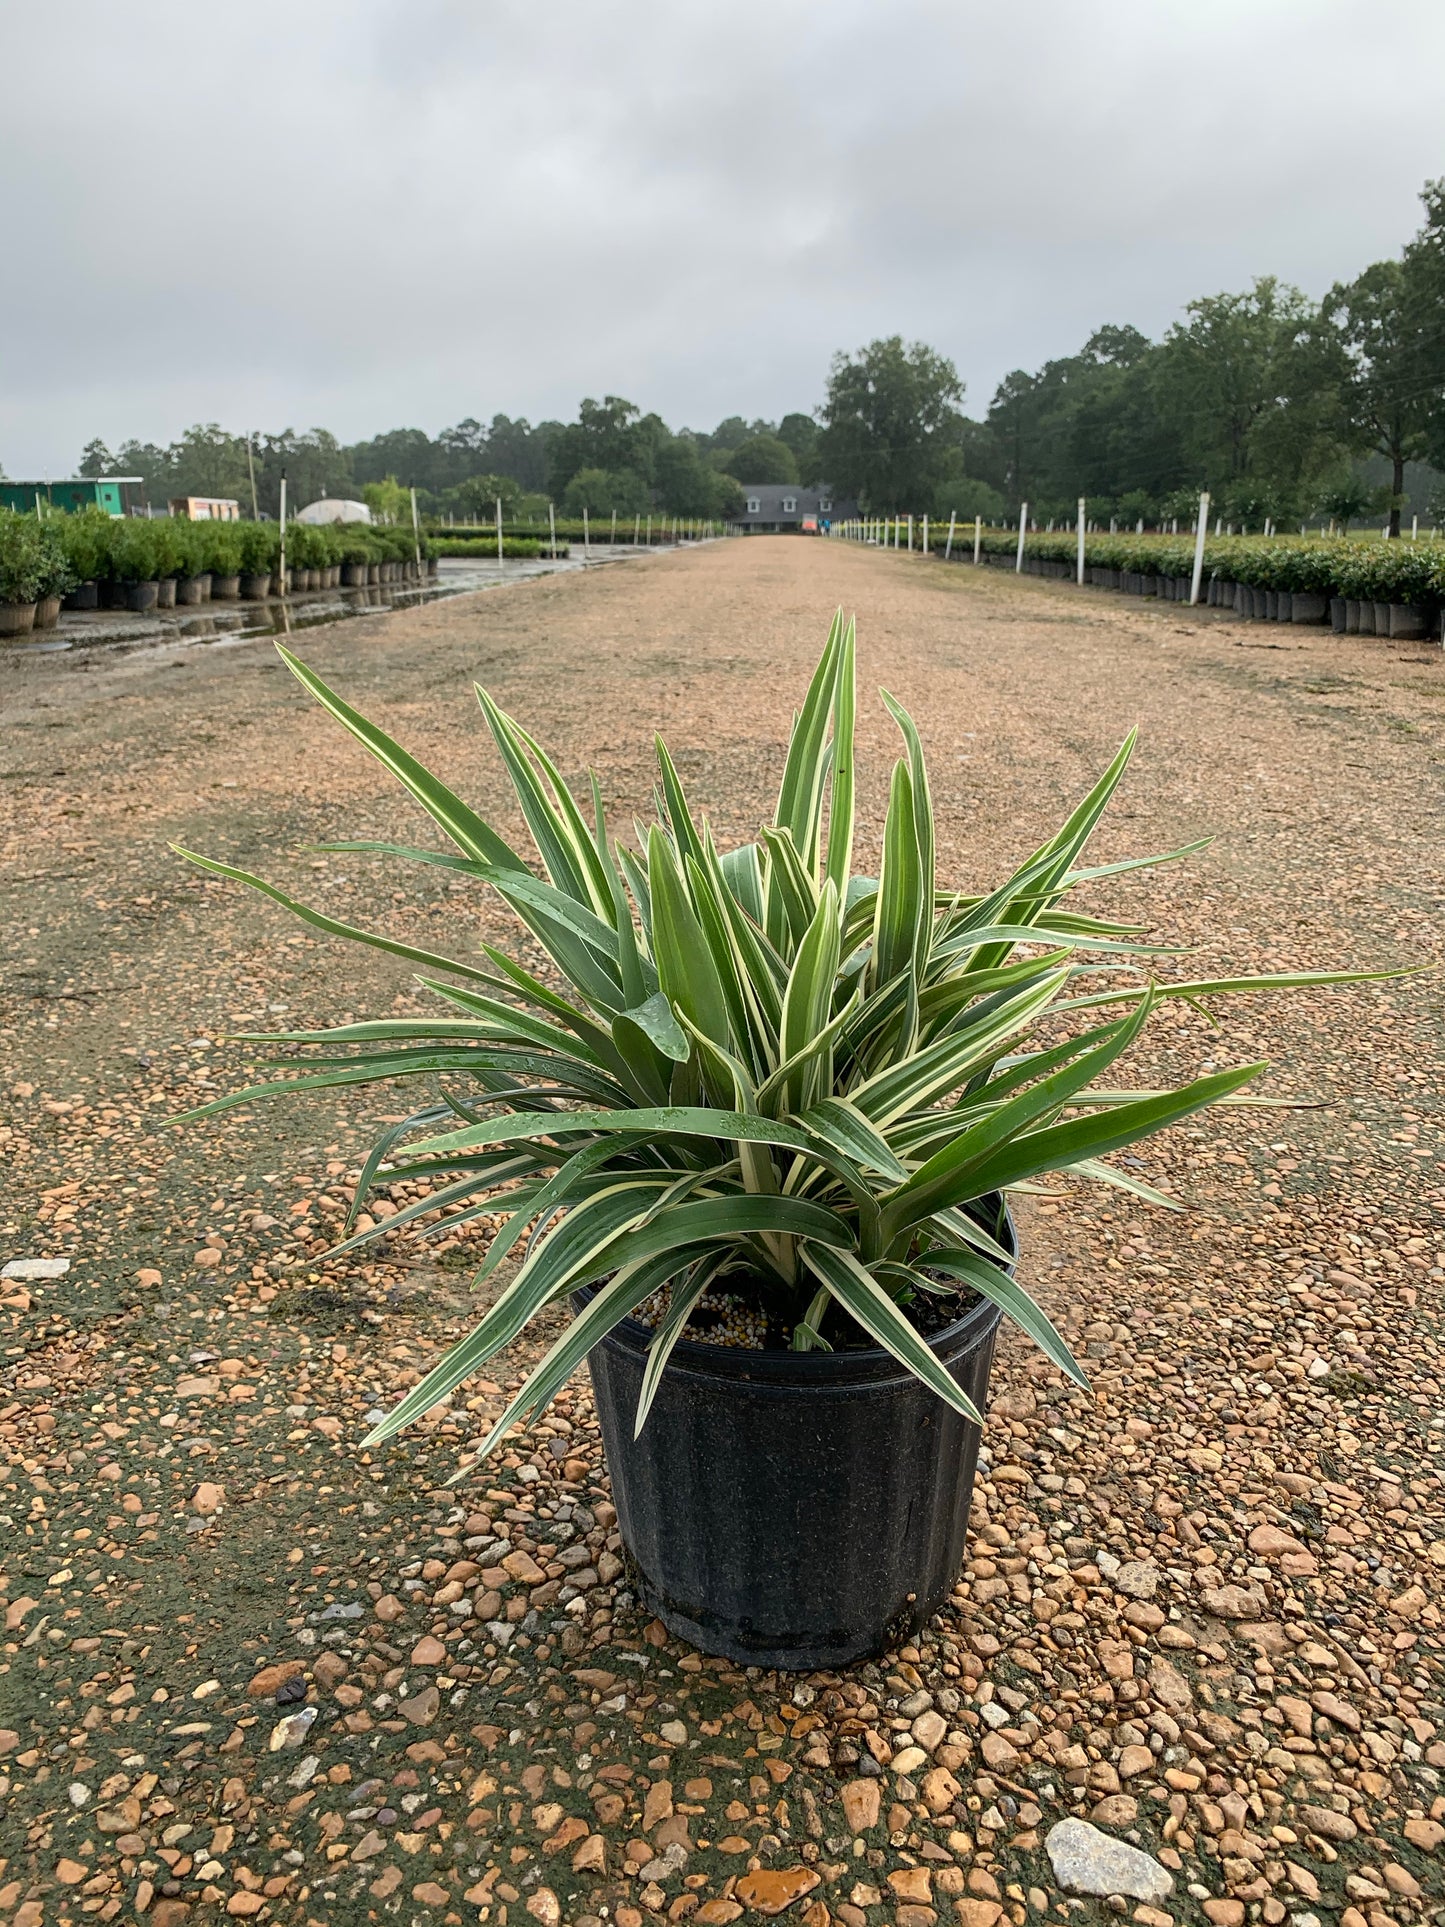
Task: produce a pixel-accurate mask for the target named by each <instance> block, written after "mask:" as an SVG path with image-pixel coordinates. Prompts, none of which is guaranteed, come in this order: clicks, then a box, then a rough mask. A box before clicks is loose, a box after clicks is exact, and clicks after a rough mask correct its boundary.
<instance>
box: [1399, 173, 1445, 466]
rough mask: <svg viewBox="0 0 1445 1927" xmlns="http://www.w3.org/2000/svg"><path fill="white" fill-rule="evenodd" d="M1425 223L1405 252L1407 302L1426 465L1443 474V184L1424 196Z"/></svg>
mask: <svg viewBox="0 0 1445 1927" xmlns="http://www.w3.org/2000/svg"><path fill="white" fill-rule="evenodd" d="M1420 199H1421V201H1422V202H1423V203H1424V207H1425V220H1424V223H1423V225H1422V226H1421V229H1420V232H1419V233H1418V234H1417V235H1416V236H1415V238H1414V239H1413V240H1412V241H1411V242H1410V244H1409V246H1408V247H1407V248H1406V249H1405V261H1404V266H1405V285H1404V297H1405V303H1406V309H1407V314H1408V321H1409V326H1410V330H1411V333H1412V335H1413V338H1414V361H1415V368H1414V378H1415V382H1416V384H1417V386H1418V388H1419V390H1420V392H1421V393H1422V395H1423V396H1424V398H1425V411H1424V412H1425V432H1424V440H1425V447H1426V453H1427V456H1428V459H1429V460H1430V461H1431V462H1432V463H1433V464H1434V466H1435V467H1436V468H1441V469H1445V179H1441V180H1438V181H1426V183H1425V185H1424V187H1423V188H1422V189H1421V192H1420Z"/></svg>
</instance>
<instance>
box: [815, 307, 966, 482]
mask: <svg viewBox="0 0 1445 1927" xmlns="http://www.w3.org/2000/svg"><path fill="white" fill-rule="evenodd" d="M962 398H963V383H962V382H961V381H960V380H959V378H958V370H957V369H956V368H955V367H954V365H953V363H952V362H951V361H949V360H948V359H947V358H946V357H945V356H943V355H940V354H938V353H937V352H936V351H935V350H934V349H932V348H929V347H927V346H926V345H925V344H924V343H923V342H921V341H915V342H911V343H909V344H907V345H905V344H904V341H903V337H902V336H901V335H891V336H889V337H888V338H887V339H886V340H880V341H873V342H870V343H869V344H868V346H867V347H866V348H862V349H860V350H859V351H858V353H857V354H854V355H846V354H837V355H835V356H834V357H833V364H832V368H831V370H830V372H829V376H828V393H827V398H826V400H825V401H824V404H823V410H822V415H823V429H822V433H821V435H820V436H819V447H818V459H819V461H820V463H821V465H822V470H823V472H824V473H825V474H826V475H827V478H828V481H829V483H830V484H831V486H832V487H833V488H834V489H835V490H836V491H837V492H838V494H839V495H853V496H856V497H857V498H858V500H859V501H860V502H862V503H863V504H864V506H865V507H870V508H875V509H885V510H906V509H910V508H912V509H918V508H921V507H922V506H924V505H925V504H927V503H928V502H930V501H931V500H932V499H933V496H934V493H935V491H936V489H937V485H938V481H939V478H940V475H941V474H942V472H943V471H944V469H945V466H946V462H947V456H948V453H949V451H950V450H952V449H956V448H957V447H958V446H959V444H960V441H961V439H962V425H963V417H962V415H961V413H960V412H959V407H958V404H959V402H960V401H961V400H962Z"/></svg>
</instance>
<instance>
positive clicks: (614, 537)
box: [611, 509, 617, 549]
mask: <svg viewBox="0 0 1445 1927" xmlns="http://www.w3.org/2000/svg"><path fill="white" fill-rule="evenodd" d="M611 546H612V547H613V548H614V549H615V548H616V547H617V511H616V509H613V511H612V544H611Z"/></svg>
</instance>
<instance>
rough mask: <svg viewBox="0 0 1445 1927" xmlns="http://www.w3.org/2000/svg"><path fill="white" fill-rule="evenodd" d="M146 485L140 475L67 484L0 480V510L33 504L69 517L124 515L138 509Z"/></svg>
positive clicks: (80, 479)
mask: <svg viewBox="0 0 1445 1927" xmlns="http://www.w3.org/2000/svg"><path fill="white" fill-rule="evenodd" d="M144 491H145V484H144V482H143V481H142V480H141V478H140V476H139V475H106V476H102V477H100V478H98V479H92V478H91V477H89V476H83V475H78V476H73V477H72V478H71V479H70V480H69V481H67V482H6V481H0V508H7V509H19V510H21V511H22V512H26V511H29V510H33V509H34V507H35V505H36V503H37V502H40V503H41V504H43V506H44V507H46V508H50V509H55V510H56V511H57V512H59V513H60V514H63V515H71V514H73V513H74V512H75V510H76V509H87V508H98V509H104V511H105V513H106V514H107V515H127V514H129V513H130V511H131V509H132V508H139V507H140V506H141V501H142V497H143V495H144Z"/></svg>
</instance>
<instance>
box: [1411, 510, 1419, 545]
mask: <svg viewBox="0 0 1445 1927" xmlns="http://www.w3.org/2000/svg"><path fill="white" fill-rule="evenodd" d="M1410 540H1411V541H1412V542H1418V541H1419V540H1420V518H1419V516H1418V515H1412V516H1411V517H1410Z"/></svg>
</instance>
